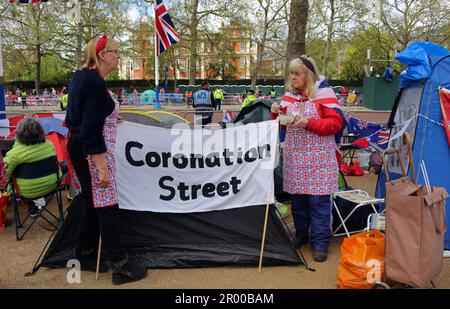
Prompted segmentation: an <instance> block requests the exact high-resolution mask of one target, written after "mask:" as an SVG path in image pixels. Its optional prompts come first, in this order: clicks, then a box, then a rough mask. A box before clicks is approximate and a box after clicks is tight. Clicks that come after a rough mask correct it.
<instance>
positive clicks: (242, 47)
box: [240, 42, 247, 53]
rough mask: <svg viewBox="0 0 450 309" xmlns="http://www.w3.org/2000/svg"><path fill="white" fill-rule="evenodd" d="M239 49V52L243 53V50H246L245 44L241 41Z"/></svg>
mask: <svg viewBox="0 0 450 309" xmlns="http://www.w3.org/2000/svg"><path fill="white" fill-rule="evenodd" d="M240 50H241V53H245V51H246V50H247V44H245V43H243V42H241V44H240Z"/></svg>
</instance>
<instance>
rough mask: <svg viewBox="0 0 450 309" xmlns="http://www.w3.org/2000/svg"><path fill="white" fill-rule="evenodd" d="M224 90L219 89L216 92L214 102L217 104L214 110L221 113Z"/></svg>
mask: <svg viewBox="0 0 450 309" xmlns="http://www.w3.org/2000/svg"><path fill="white" fill-rule="evenodd" d="M223 99H224V97H223V90H222V89H220V88H217V89H216V90H214V101H215V102H216V104H215V106H214V109H215V110H216V109H218V110H219V111H220V107H221V106H222V102H223Z"/></svg>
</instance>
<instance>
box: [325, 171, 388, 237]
mask: <svg viewBox="0 0 450 309" xmlns="http://www.w3.org/2000/svg"><path fill="white" fill-rule="evenodd" d="M338 186H339V191H338V192H336V193H334V194H333V208H334V211H335V213H336V214H337V218H339V221H338V222H339V225H338V224H333V236H342V235H347V236H350V234H354V233H359V232H362V231H364V230H367V229H368V226H369V224H368V223H367V224H366V222H370V221H368V220H370V219H371V217H370V214H368V212H371V213H372V214H381V213H382V212H381V211H379V209H378V208H377V205H378V204H381V203H384V199H379V198H375V197H373V196H370V195H369V194H368V193H367V192H365V191H363V190H359V189H357V190H354V189H353V188H351V187H349V186H348V184H347V181H346V180H345V177H344V175H342V172H340V171H339V174H338ZM364 208H368V209H364ZM358 217H363V219H362V220H360V219H359V218H358ZM334 219H336V218H335V217H334ZM366 220H367V221H366ZM352 224H354V225H355V226H357V225H359V226H360V227H361V228H352V227H351V225H352ZM342 229H344V232H340V231H342Z"/></svg>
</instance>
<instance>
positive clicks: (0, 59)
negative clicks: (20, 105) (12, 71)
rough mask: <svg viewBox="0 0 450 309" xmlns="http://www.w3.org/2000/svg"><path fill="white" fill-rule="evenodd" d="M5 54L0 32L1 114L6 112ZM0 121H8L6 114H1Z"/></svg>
mask: <svg viewBox="0 0 450 309" xmlns="http://www.w3.org/2000/svg"><path fill="white" fill-rule="evenodd" d="M3 83H4V78H3V54H2V33H1V32H0V112H6V106H5V89H4V87H3ZM0 119H6V113H0Z"/></svg>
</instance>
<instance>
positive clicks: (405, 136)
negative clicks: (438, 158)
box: [403, 132, 416, 184]
mask: <svg viewBox="0 0 450 309" xmlns="http://www.w3.org/2000/svg"><path fill="white" fill-rule="evenodd" d="M403 145H407V146H408V156H409V168H410V169H411V178H412V182H413V184H416V173H415V170H414V160H413V152H412V143H411V136H409V133H408V132H405V133H403Z"/></svg>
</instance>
